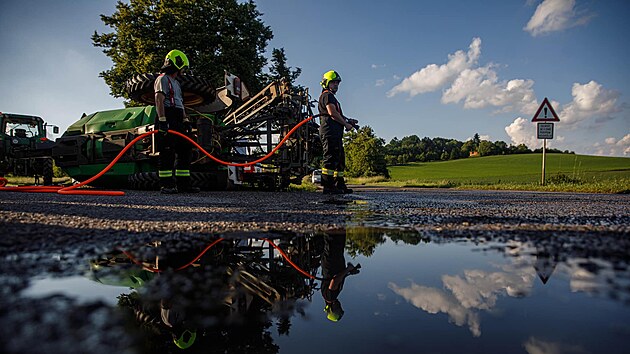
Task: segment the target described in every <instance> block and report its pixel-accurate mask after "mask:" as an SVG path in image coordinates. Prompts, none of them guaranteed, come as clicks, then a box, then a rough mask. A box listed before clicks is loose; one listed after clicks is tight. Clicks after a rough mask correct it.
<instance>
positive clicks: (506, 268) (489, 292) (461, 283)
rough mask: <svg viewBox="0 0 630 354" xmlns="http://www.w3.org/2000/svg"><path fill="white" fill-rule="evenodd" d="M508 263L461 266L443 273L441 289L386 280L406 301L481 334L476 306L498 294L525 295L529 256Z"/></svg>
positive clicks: (485, 306)
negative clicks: (495, 267)
mask: <svg viewBox="0 0 630 354" xmlns="http://www.w3.org/2000/svg"><path fill="white" fill-rule="evenodd" d="M512 261H513V263H512V264H506V265H503V266H500V269H501V270H500V271H496V272H486V271H483V270H479V269H472V270H465V271H464V275H463V277H462V276H460V275H443V276H442V283H443V284H444V288H445V289H438V288H431V287H426V286H422V285H418V284H416V283H414V282H411V286H409V287H401V286H398V285H397V284H395V283H389V288H390V289H392V291H394V292H395V293H396V294H398V295H400V296H402V297H403V298H404V299H405V300H407V301H408V302H409V303H411V304H413V305H414V306H416V307H417V308H420V309H422V310H424V311H426V312H428V313H431V314H436V313H440V312H443V313H446V314H448V317H449V321H450V322H452V323H455V324H456V325H458V326H463V325H464V324H467V325H468V328H469V329H470V332H471V333H472V334H473V335H474V336H475V337H478V336H480V335H481V327H480V324H481V323H480V318H479V313H478V310H486V311H488V310H490V309H492V308H493V307H494V306H495V305H496V301H497V297H498V295H500V294H507V295H508V296H512V297H520V296H525V295H528V294H529V293H530V291H531V288H532V285H533V282H534V279H535V278H536V273H535V271H534V269H533V268H532V266H531V264H532V259H531V256H520V257H515V258H514V259H512Z"/></svg>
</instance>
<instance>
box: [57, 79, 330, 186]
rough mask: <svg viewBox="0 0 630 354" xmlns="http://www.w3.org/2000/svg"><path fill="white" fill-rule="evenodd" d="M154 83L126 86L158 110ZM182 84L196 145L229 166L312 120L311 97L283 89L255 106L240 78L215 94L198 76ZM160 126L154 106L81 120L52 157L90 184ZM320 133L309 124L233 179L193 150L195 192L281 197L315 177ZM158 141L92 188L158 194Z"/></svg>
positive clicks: (234, 171) (271, 89) (145, 144)
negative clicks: (262, 192) (251, 190)
mask: <svg viewBox="0 0 630 354" xmlns="http://www.w3.org/2000/svg"><path fill="white" fill-rule="evenodd" d="M155 77H156V76H155V75H154V74H144V75H138V76H137V77H135V78H133V79H132V80H130V81H129V82H128V83H127V91H128V93H129V95H130V96H131V97H133V98H134V99H135V100H137V101H140V102H144V103H147V104H153V82H154V81H155ZM178 80H180V84H181V86H182V91H183V95H184V104H185V105H186V107H187V108H188V109H187V113H188V116H189V117H190V118H191V120H192V121H193V123H194V124H193V132H192V136H191V137H192V138H193V139H194V140H196V141H197V143H198V144H199V145H200V146H202V147H203V148H204V149H205V150H206V151H208V152H209V153H211V154H212V155H213V156H216V157H218V158H220V159H221V160H224V161H229V162H246V161H252V160H255V159H257V158H260V157H261V156H264V155H266V154H267V153H268V152H270V151H271V150H272V149H273V148H274V147H275V146H276V145H277V144H278V142H279V140H280V139H282V138H283V137H284V136H285V135H286V134H287V132H288V131H289V130H290V129H291V128H292V127H293V126H295V125H296V124H297V123H298V122H300V121H302V120H303V119H305V118H307V117H308V116H310V115H312V112H311V110H310V103H309V96H308V91H301V92H293V91H292V89H291V88H290V87H289V85H287V84H286V83H284V82H272V83H271V84H269V85H268V86H267V87H266V88H265V89H263V90H262V91H261V92H260V93H258V94H257V95H255V96H253V97H251V98H250V97H249V96H246V95H247V93H246V92H247V91H246V89H244V86H242V85H241V84H240V81H239V80H238V78H236V77H234V76H231V75H226V85H225V86H224V87H222V88H219V89H217V90H216V91H215V90H214V89H210V88H208V84H207V82H205V80H202V79H200V78H196V77H194V76H190V75H184V76H183V77H181V78H180V79H178ZM215 92H216V94H215ZM191 107H194V108H191ZM155 118H156V111H155V107H154V106H144V107H133V108H126V109H119V110H112V111H104V112H96V113H93V114H90V115H84V116H83V117H82V118H81V119H80V120H79V121H77V122H75V123H74V124H72V125H71V126H70V127H69V128H68V130H67V131H66V132H65V133H64V134H63V136H62V137H61V138H59V139H57V142H56V145H55V147H54V149H53V157H54V159H55V161H56V162H57V165H58V166H60V167H61V168H63V169H64V170H65V171H66V172H67V173H68V174H69V175H70V176H71V177H73V178H74V179H76V180H79V181H83V180H86V179H88V178H90V177H92V176H94V175H95V174H97V173H98V172H100V171H101V170H102V169H103V168H104V167H105V166H106V165H107V164H108V163H109V162H111V161H112V160H113V159H114V157H115V156H116V155H118V153H119V152H120V151H121V150H122V149H123V147H124V146H126V145H127V144H128V143H129V142H130V141H131V140H133V139H134V138H136V137H137V136H139V135H141V134H143V133H146V132H147V131H151V130H154V122H155ZM317 128H318V127H317V125H316V124H315V123H312V122H309V124H306V125H304V126H302V127H301V128H300V129H298V130H297V131H296V132H295V133H294V134H293V135H292V136H291V138H290V139H289V140H288V141H287V143H286V144H284V145H283V146H282V147H281V148H280V149H279V150H278V151H277V152H276V153H275V154H274V156H272V157H271V158H270V159H268V160H266V161H264V165H256V166H252V168H242V167H237V168H230V170H229V171H228V169H227V168H226V167H225V166H223V165H219V164H218V163H216V162H214V161H212V160H211V159H209V158H208V157H206V156H205V155H203V154H202V153H201V152H200V151H199V150H197V149H194V150H193V163H192V166H191V177H192V181H193V185H195V186H198V187H201V188H205V189H225V188H230V187H236V186H239V185H251V186H260V187H265V188H269V189H282V188H285V187H287V186H288V184H289V182H291V181H293V182H297V183H299V182H298V181H301V179H302V177H304V176H306V175H307V174H309V173H310V171H311V170H312V168H310V167H309V164H310V163H311V162H312V160H313V158H314V157H315V156H317V155H319V153H320V152H319V149H320V148H319V146H320V143H319V137H318V132H317ZM155 139H156V136H155V135H152V136H151V137H147V138H146V139H144V140H142V141H141V142H139V143H137V144H136V145H135V146H134V148H133V149H131V150H130V152H128V153H127V154H125V156H124V157H123V158H122V159H121V160H120V161H119V162H118V163H117V164H116V165H115V166H114V167H113V168H112V169H111V170H110V171H109V172H107V173H106V174H104V175H103V176H102V177H101V178H99V179H97V180H96V181H94V182H93V183H92V185H95V186H101V187H116V188H120V187H121V186H126V187H129V188H135V189H155V188H157V187H158V185H159V177H158V174H157V159H158V154H159V153H158V152H157V151H156V145H155ZM186 143H187V142H186ZM228 172H229V173H228ZM228 174H229V176H228Z"/></svg>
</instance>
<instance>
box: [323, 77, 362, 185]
mask: <svg viewBox="0 0 630 354" xmlns="http://www.w3.org/2000/svg"><path fill="white" fill-rule="evenodd" d="M340 82H341V76H340V75H339V73H337V72H336V71H334V70H331V71H328V72H326V73H325V74H324V78H323V80H322V82H321V85H322V88H323V89H322V94H321V95H320V96H319V106H318V109H319V113H320V114H321V115H322V116H321V125H320V127H319V136H320V138H321V140H322V145H323V148H324V158H323V161H322V164H323V166H322V186H323V187H324V193H325V194H344V193H352V189H349V188H348V187H346V183H345V180H344V177H343V174H344V169H345V166H346V156H345V153H344V150H343V132H344V129H345V130H347V131H350V130H352V128H354V127H355V126H356V124H357V123H358V121H357V120H356V119H352V118H348V117H346V116H344V115H343V112H342V111H341V104H339V101H337V98H336V97H335V93H337V90H338V89H339V83H340Z"/></svg>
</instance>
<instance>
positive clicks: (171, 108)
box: [154, 49, 199, 194]
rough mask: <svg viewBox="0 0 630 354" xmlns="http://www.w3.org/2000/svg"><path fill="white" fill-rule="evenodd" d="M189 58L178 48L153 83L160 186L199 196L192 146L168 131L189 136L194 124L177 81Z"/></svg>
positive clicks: (170, 53)
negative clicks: (192, 173)
mask: <svg viewBox="0 0 630 354" xmlns="http://www.w3.org/2000/svg"><path fill="white" fill-rule="evenodd" d="M189 64H190V63H189V61H188V57H186V55H185V54H184V53H183V52H181V51H179V50H177V49H175V50H171V51H170V52H168V54H167V55H166V58H164V65H163V66H162V68H161V69H160V72H161V73H162V74H161V75H160V76H158V77H157V79H156V80H155V84H154V91H155V109H156V110H157V116H158V119H157V122H156V126H157V129H158V130H159V131H160V132H161V134H159V135H158V144H157V145H158V151H159V152H160V159H159V163H158V166H159V167H158V169H159V172H158V173H159V176H160V187H161V192H162V193H163V194H175V193H178V192H180V193H181V192H183V193H196V192H199V188H196V187H193V186H192V183H191V179H190V162H191V157H192V146H191V145H190V144H189V143H188V142H186V141H184V140H183V138H181V137H178V136H175V135H173V134H168V133H167V131H168V130H169V129H172V130H175V131H178V132H180V133H183V134H187V133H190V132H191V130H192V125H191V123H190V121H189V120H188V117H187V116H186V111H185V109H184V99H183V96H182V90H181V87H180V84H179V81H177V78H178V77H179V76H181V75H182V73H183V72H184V70H185V69H186V68H188V67H189ZM176 156H177V159H175V157H176Z"/></svg>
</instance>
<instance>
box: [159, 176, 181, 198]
mask: <svg viewBox="0 0 630 354" xmlns="http://www.w3.org/2000/svg"><path fill="white" fill-rule="evenodd" d="M160 186H161V187H160V193H162V194H177V186H176V185H175V182H174V181H173V177H160Z"/></svg>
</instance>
